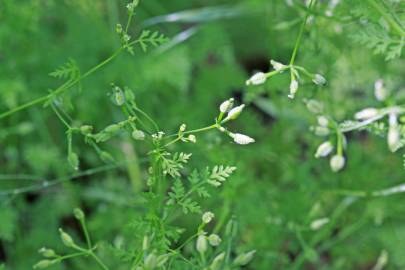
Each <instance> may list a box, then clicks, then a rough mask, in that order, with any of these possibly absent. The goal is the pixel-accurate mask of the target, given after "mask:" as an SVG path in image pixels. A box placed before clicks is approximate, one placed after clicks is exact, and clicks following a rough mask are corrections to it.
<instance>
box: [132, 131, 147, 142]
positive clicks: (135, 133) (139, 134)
mask: <svg viewBox="0 0 405 270" xmlns="http://www.w3.org/2000/svg"><path fill="white" fill-rule="evenodd" d="M132 138H134V140H140V141H141V140H144V139H145V133H144V132H143V131H142V130H139V129H136V130H134V131H132Z"/></svg>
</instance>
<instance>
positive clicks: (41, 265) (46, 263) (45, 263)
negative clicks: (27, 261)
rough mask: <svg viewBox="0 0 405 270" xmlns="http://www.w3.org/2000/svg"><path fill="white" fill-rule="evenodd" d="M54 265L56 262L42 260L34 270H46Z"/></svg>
mask: <svg viewBox="0 0 405 270" xmlns="http://www.w3.org/2000/svg"><path fill="white" fill-rule="evenodd" d="M54 263H55V262H54V261H51V260H42V261H39V262H38V263H37V264H35V265H34V269H44V268H47V267H49V266H51V265H52V264H54Z"/></svg>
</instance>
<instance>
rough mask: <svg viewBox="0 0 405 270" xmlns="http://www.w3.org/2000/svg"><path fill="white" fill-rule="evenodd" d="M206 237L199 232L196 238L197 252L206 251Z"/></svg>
mask: <svg viewBox="0 0 405 270" xmlns="http://www.w3.org/2000/svg"><path fill="white" fill-rule="evenodd" d="M207 248H208V245H207V237H206V236H205V235H204V234H201V235H199V236H198V238H197V243H196V249H197V251H198V252H199V253H205V252H206V251H207Z"/></svg>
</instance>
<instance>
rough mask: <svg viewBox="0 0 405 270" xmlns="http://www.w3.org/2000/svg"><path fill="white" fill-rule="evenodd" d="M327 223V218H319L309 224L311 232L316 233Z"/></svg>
mask: <svg viewBox="0 0 405 270" xmlns="http://www.w3.org/2000/svg"><path fill="white" fill-rule="evenodd" d="M328 223H329V218H320V219H316V220H314V221H312V222H311V225H310V227H311V230H313V231H316V230H319V229H320V228H322V227H323V226H324V225H325V224H328Z"/></svg>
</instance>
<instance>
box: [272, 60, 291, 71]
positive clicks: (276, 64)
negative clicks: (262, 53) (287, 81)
mask: <svg viewBox="0 0 405 270" xmlns="http://www.w3.org/2000/svg"><path fill="white" fill-rule="evenodd" d="M270 64H271V65H272V66H273V68H274V69H275V70H282V69H284V68H286V67H287V66H286V65H283V64H281V63H280V62H277V61H274V60H270Z"/></svg>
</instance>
